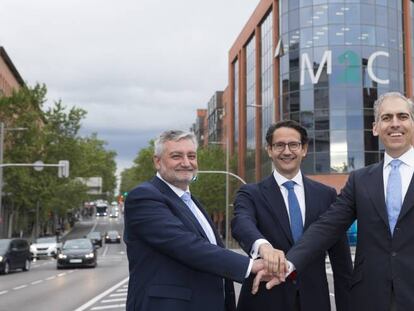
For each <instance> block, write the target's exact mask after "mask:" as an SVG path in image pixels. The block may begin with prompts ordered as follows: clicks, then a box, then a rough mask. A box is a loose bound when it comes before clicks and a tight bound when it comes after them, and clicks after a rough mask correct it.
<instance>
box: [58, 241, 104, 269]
mask: <svg viewBox="0 0 414 311" xmlns="http://www.w3.org/2000/svg"><path fill="white" fill-rule="evenodd" d="M96 266H97V260H96V249H95V247H94V246H93V244H92V242H91V240H89V239H74V240H67V241H66V242H65V243H64V244H63V246H62V250H61V252H60V253H59V255H58V256H57V268H58V269H62V268H66V267H92V268H95V267H96Z"/></svg>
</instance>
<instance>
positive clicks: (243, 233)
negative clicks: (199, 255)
mask: <svg viewBox="0 0 414 311" xmlns="http://www.w3.org/2000/svg"><path fill="white" fill-rule="evenodd" d="M303 183H304V188H305V204H306V217H305V227H304V229H305V230H306V229H307V228H308V227H309V224H311V223H312V222H314V221H315V220H316V219H318V217H319V216H320V215H321V214H322V213H323V212H325V211H326V209H327V208H328V207H329V205H330V204H331V203H332V202H333V201H334V200H335V198H336V192H335V190H334V189H333V188H330V187H327V186H325V185H323V184H321V183H318V182H315V181H313V180H311V179H309V178H306V177H305V176H304V177H303ZM234 206H235V211H234V214H235V216H234V218H233V221H232V233H233V236H234V237H235V238H236V240H237V241H238V242H239V243H240V246H241V247H242V248H243V250H244V251H245V252H247V253H250V251H251V248H252V246H253V243H254V242H255V241H256V240H258V239H266V240H268V241H269V242H270V243H271V244H272V246H273V247H274V248H277V249H280V250H282V251H284V252H285V253H287V251H288V250H289V249H290V248H291V247H292V245H293V244H294V242H293V238H292V233H291V230H290V223H289V217H288V214H287V209H286V205H285V203H284V200H283V196H282V193H281V191H280V188H279V186H278V185H277V183H276V180H275V178H274V176H273V174H272V175H271V176H269V177H268V178H266V179H265V180H263V181H261V182H260V183H258V184H249V185H245V186H243V187H241V188H240V190H239V192H238V193H237V196H236V200H235V205H234ZM335 242H337V243H336V244H335V245H334V246H333V247H331V248H330V249H329V257H330V260H331V263H332V267H333V272H334V277H335V296H336V304H337V310H338V311H342V310H346V311H348V310H349V309H348V307H349V279H350V275H351V270H352V261H351V256H350V249H349V245H348V241H347V238H346V236H345V235H342V236H341V239H340V240H339V241H338V238H336V239H335ZM326 249H328V248H326ZM326 249H323V250H320V251H319V252H318V254H317V255H316V256H314V257H313V259H312V261H311V262H310V264H309V266H308V267H307V268H306V269H304V270H303V271H301V273H300V274H299V275H298V276H297V280H296V281H292V280H287V281H286V282H285V283H283V284H281V285H278V286H276V287H274V288H273V289H271V290H270V291H269V290H267V289H266V288H265V287H264V283H262V284H261V287H260V289H259V292H258V293H257V294H256V295H252V294H251V293H250V291H251V286H252V278H249V279H247V280H246V281H245V282H244V283H243V286H242V290H241V293H240V298H239V303H238V306H237V309H238V310H243V311H244V310H246V311H247V310H269V311H270V310H272V311H277V310H280V311H290V310H293V304H294V299H295V297H296V294H297V290H299V294H300V304H301V306H300V307H301V310H302V311H307V310H309V311H326V310H330V299H329V289H328V282H327V278H326V272H325V256H326V255H325V254H326V253H325V250H326Z"/></svg>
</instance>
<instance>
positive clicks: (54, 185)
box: [0, 85, 116, 232]
mask: <svg viewBox="0 0 414 311" xmlns="http://www.w3.org/2000/svg"><path fill="white" fill-rule="evenodd" d="M46 93H47V89H46V86H45V85H36V86H35V87H33V88H30V87H28V86H25V87H23V88H22V89H20V90H19V91H17V92H14V93H13V95H12V96H10V97H2V98H0V116H2V118H3V119H4V120H7V122H8V123H7V124H6V126H9V124H10V127H13V126H19V127H25V128H26V129H27V130H26V131H24V132H19V133H13V135H11V134H10V135H8V136H7V137H6V145H7V146H8V148H7V152H5V162H9V163H33V162H35V161H36V160H42V161H43V162H44V163H58V161H59V160H69V162H70V171H71V173H70V177H69V178H63V179H59V178H58V177H57V171H56V168H45V169H44V170H43V171H41V172H35V171H34V170H32V169H29V168H25V167H23V168H15V167H13V168H8V169H6V170H4V179H5V181H6V184H5V186H4V188H3V189H4V191H5V192H6V193H8V194H10V195H8V196H6V198H5V201H6V203H7V204H6V206H9V214H10V215H12V216H16V217H15V220H14V222H15V224H16V225H17V228H18V229H22V230H27V229H28V228H30V226H31V225H33V223H34V219H35V218H36V217H35V212H36V211H37V209H36V206H37V204H39V203H40V204H39V205H40V209H39V218H40V223H41V225H42V224H43V225H42V227H44V228H46V229H50V230H53V226H48V223H50V222H51V219H52V220H55V219H56V218H58V217H65V215H66V214H67V213H68V212H70V211H71V210H72V209H74V208H78V207H79V206H81V204H82V202H83V201H84V200H86V199H87V198H88V195H87V193H86V192H87V188H86V186H85V185H83V184H82V183H81V182H79V181H78V180H77V179H76V177H78V176H79V177H92V176H101V177H102V178H103V191H104V192H105V193H108V194H109V196H111V197H112V195H113V191H114V189H115V185H116V177H115V170H116V164H115V156H116V153H115V152H114V151H107V150H106V149H105V145H106V143H105V142H104V141H102V140H100V139H98V137H97V135H96V134H92V135H91V136H89V137H81V136H80V135H79V131H80V129H81V121H82V119H83V118H85V116H86V111H85V110H83V109H81V108H77V107H72V108H70V109H67V108H66V107H65V106H64V105H63V103H62V102H61V101H57V102H54V104H53V105H52V106H51V107H50V108H49V109H47V110H46V112H43V111H42V107H43V103H44V102H45V99H46ZM17 214H18V215H17ZM52 223H53V221H52ZM52 232H53V231H52Z"/></svg>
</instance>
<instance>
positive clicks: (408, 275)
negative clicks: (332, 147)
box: [287, 162, 414, 311]
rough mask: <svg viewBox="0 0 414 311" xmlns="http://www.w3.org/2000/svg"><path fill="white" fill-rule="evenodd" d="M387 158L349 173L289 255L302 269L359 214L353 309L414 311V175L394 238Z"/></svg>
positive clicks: (352, 294) (299, 268)
mask: <svg viewBox="0 0 414 311" xmlns="http://www.w3.org/2000/svg"><path fill="white" fill-rule="evenodd" d="M383 165H384V163H383V162H380V163H377V164H374V165H371V166H368V167H366V168H362V169H360V170H357V171H354V172H352V173H351V174H350V175H349V178H348V181H347V183H346V185H345V187H344V188H343V189H342V191H341V194H340V196H339V197H338V199H337V201H336V202H335V203H334V204H333V205H332V206H331V207H330V208H329V210H328V211H327V213H325V214H324V215H323V216H322V217H321V218H320V220H319V221H318V222H316V223H314V224H312V226H311V227H310V228H309V229H308V231H307V232H306V234H305V235H304V236H303V237H302V240H301V241H300V242H299V243H298V244H297V245H296V246H295V247H294V248H292V249H291V250H290V251H289V253H288V254H287V257H288V259H289V260H290V261H292V262H293V263H294V264H295V266H296V268H297V269H298V271H299V273H301V271H304V270H306V271H307V270H308V267H307V266H308V264H309V263H310V262H311V261H312V258H314V257H315V255H316V254H318V253H319V252H320V250H321V249H325V248H326V247H329V245H331V244H332V243H333V241H334V240H335V237H338V236H339V235H340V234H342V233H343V232H344V231H345V230H346V228H348V226H349V225H350V224H351V223H352V222H353V221H354V220H355V219H356V218H357V219H358V239H357V247H356V256H355V265H354V271H353V275H352V280H351V307H352V310H353V311H371V310H372V311H385V310H386V311H389V310H390V309H389V308H390V298H391V290H392V287H393V288H394V292H395V298H396V304H397V310H399V311H400V310H401V311H405V310H414V179H412V180H411V183H410V186H409V188H408V191H407V194H406V196H405V199H404V202H403V206H402V209H401V212H400V215H399V218H398V220H397V224H396V226H395V230H394V235H393V236H391V233H390V228H389V224H388V214H387V208H386V205H385V198H384V182H383Z"/></svg>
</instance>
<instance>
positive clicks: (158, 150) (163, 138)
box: [154, 130, 198, 157]
mask: <svg viewBox="0 0 414 311" xmlns="http://www.w3.org/2000/svg"><path fill="white" fill-rule="evenodd" d="M182 139H189V140H191V141H192V142H193V143H194V145H195V147H196V149H197V147H198V143H197V138H196V136H195V134H194V133H192V132H185V131H181V130H168V131H165V132H162V133H161V134H160V136H158V138H157V139H156V140H155V142H154V155H155V156H157V157H159V156H161V155H162V153H163V151H164V144H165V143H166V142H167V141H179V140H182Z"/></svg>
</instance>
